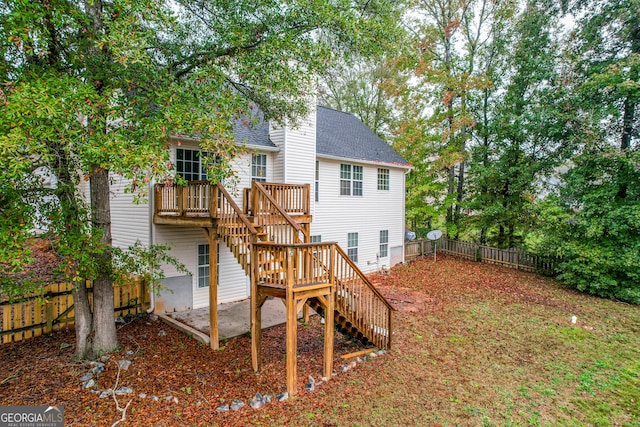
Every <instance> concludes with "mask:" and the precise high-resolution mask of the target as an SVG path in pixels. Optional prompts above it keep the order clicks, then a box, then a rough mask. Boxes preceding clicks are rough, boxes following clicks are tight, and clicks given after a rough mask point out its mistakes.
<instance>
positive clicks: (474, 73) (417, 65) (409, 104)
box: [390, 0, 510, 238]
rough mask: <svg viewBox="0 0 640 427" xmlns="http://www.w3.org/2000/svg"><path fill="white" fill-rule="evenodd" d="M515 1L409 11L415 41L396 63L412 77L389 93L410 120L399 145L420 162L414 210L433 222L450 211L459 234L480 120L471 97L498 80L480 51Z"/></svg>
mask: <svg viewBox="0 0 640 427" xmlns="http://www.w3.org/2000/svg"><path fill="white" fill-rule="evenodd" d="M508 3H510V2H492V1H488V0H445V1H440V0H425V1H420V2H416V3H415V7H414V8H413V10H412V11H411V13H409V14H408V17H409V18H408V19H409V23H408V24H407V25H408V26H409V28H410V30H411V32H412V34H413V39H412V43H408V44H407V47H408V49H407V50H406V51H405V52H404V54H403V55H402V56H401V57H400V58H399V59H398V61H397V62H398V66H399V67H400V68H401V69H404V70H407V71H408V73H409V77H410V78H409V79H408V80H407V84H406V85H405V86H404V87H395V88H392V90H391V91H390V92H391V93H392V95H394V96H395V98H396V100H397V107H398V108H399V109H400V111H401V112H402V114H401V116H402V118H403V119H402V120H401V121H400V123H399V124H398V127H397V133H398V136H397V139H396V144H397V147H398V148H399V149H400V151H401V152H402V153H403V154H404V155H405V156H406V157H407V158H408V159H409V160H410V161H411V162H412V164H413V165H414V166H415V167H416V169H415V170H414V171H413V172H412V176H411V177H410V180H414V181H415V184H416V185H414V186H412V187H411V188H410V190H409V199H410V200H411V203H412V205H410V206H408V208H407V212H408V215H413V214H414V213H417V212H422V214H428V215H433V217H432V218H431V219H435V218H437V217H438V216H440V214H444V216H445V218H446V227H447V231H448V235H449V237H452V238H457V237H458V235H459V232H460V220H461V217H462V210H463V208H464V207H465V196H464V195H465V188H466V186H465V174H466V170H467V166H466V162H467V159H468V144H469V142H470V140H471V135H472V129H473V128H474V127H475V125H476V120H474V117H473V115H472V112H471V111H470V108H469V107H470V101H471V100H472V99H473V98H474V97H475V96H477V94H478V93H479V92H482V91H483V90H484V89H486V88H487V87H489V86H490V85H491V82H490V81H489V80H488V79H487V75H486V72H485V70H484V69H482V68H481V67H478V61H479V58H480V55H479V54H480V51H481V50H482V49H483V46H485V45H486V44H487V43H488V41H489V40H490V36H488V34H490V31H491V30H490V28H491V26H492V25H493V23H494V16H497V13H496V11H497V10H501V9H503V8H505V7H506V5H507V4H508ZM425 204H429V205H431V208H430V209H425V208H424V205H425ZM425 220H426V222H430V219H426V218H425Z"/></svg>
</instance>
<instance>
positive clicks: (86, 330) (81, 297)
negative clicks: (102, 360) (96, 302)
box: [73, 280, 93, 360]
mask: <svg viewBox="0 0 640 427" xmlns="http://www.w3.org/2000/svg"><path fill="white" fill-rule="evenodd" d="M73 291H74V293H73V311H74V317H75V324H76V328H75V329H76V355H75V357H76V359H79V360H83V359H91V358H92V357H93V347H92V340H91V328H92V326H93V325H92V323H93V318H92V314H91V306H90V305H89V293H88V292H87V286H86V284H85V281H84V280H78V281H76V282H74V285H73Z"/></svg>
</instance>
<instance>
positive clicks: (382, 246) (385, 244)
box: [379, 230, 389, 258]
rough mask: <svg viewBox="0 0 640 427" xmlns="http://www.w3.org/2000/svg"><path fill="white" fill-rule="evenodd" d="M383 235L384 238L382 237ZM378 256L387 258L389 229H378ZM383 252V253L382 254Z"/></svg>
mask: <svg viewBox="0 0 640 427" xmlns="http://www.w3.org/2000/svg"><path fill="white" fill-rule="evenodd" d="M383 236H384V239H383ZM379 250H380V252H379V256H380V258H387V257H388V256H389V230H380V248H379ZM383 253H384V255H383Z"/></svg>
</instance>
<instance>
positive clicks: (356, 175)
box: [340, 164, 363, 196]
mask: <svg viewBox="0 0 640 427" xmlns="http://www.w3.org/2000/svg"><path fill="white" fill-rule="evenodd" d="M362 180H363V172H362V166H356V165H345V164H341V165H340V195H341V196H362Z"/></svg>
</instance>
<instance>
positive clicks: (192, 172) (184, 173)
mask: <svg viewBox="0 0 640 427" xmlns="http://www.w3.org/2000/svg"><path fill="white" fill-rule="evenodd" d="M205 156H206V153H203V152H202V151H200V150H190V149H188V148H176V172H177V174H178V175H180V176H181V177H183V178H184V179H185V180H187V181H199V180H203V179H207V173H206V171H205V170H204V168H203V162H202V160H203V158H204V157H205Z"/></svg>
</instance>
